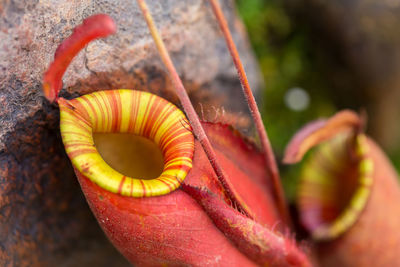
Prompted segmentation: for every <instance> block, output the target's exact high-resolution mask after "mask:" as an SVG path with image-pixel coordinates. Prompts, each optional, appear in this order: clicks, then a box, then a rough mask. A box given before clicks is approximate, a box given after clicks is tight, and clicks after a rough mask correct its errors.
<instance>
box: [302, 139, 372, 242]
mask: <svg viewBox="0 0 400 267" xmlns="http://www.w3.org/2000/svg"><path fill="white" fill-rule="evenodd" d="M369 150H370V148H369V144H368V141H367V138H366V136H365V135H364V134H362V133H361V134H357V135H356V137H355V139H354V136H353V135H351V134H350V135H349V134H348V133H344V134H340V135H338V136H337V137H336V138H334V139H333V140H330V141H329V142H327V143H325V144H322V145H320V147H319V148H318V149H317V151H315V153H314V154H313V155H312V156H311V157H310V158H309V159H308V161H307V162H306V164H305V166H304V168H303V172H302V175H301V179H300V185H299V193H298V203H299V208H300V210H301V214H302V221H303V223H304V224H305V225H306V227H307V228H308V229H311V230H312V235H313V238H314V239H317V240H329V239H333V238H336V237H338V236H340V235H341V234H343V233H344V232H345V231H346V230H347V229H349V228H350V227H351V226H352V225H353V224H354V223H355V222H356V221H357V218H358V217H359V215H360V213H361V212H362V211H363V209H364V207H365V205H366V202H367V200H368V197H369V195H370V192H371V186H372V183H373V173H374V164H373V161H372V159H371V157H370V155H369V153H370V151H369ZM351 173H353V174H351ZM352 175H354V178H355V179H354V185H353V186H354V191H353V192H352V194H351V197H350V199H349V200H348V202H347V205H346V206H345V208H344V209H343V210H340V209H339V208H338V207H337V203H336V202H337V201H338V199H337V198H338V197H341V196H342V194H343V190H345V189H346V188H347V187H346V186H344V185H343V184H342V183H346V180H349V179H352V178H351V177H353V176H352ZM350 188H352V187H350ZM320 220H324V221H325V222H324V223H321V221H320Z"/></svg>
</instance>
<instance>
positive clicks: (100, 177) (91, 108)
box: [58, 89, 194, 197]
mask: <svg viewBox="0 0 400 267" xmlns="http://www.w3.org/2000/svg"><path fill="white" fill-rule="evenodd" d="M58 103H59V106H60V130H61V136H62V139H63V143H64V146H65V150H66V152H67V154H68V157H69V158H70V159H71V162H72V164H73V166H74V168H75V169H76V170H77V171H79V172H80V173H82V174H83V175H84V176H86V177H87V178H88V179H90V180H91V181H92V182H94V183H96V184H97V185H99V186H100V187H102V188H104V189H106V190H108V191H110V192H113V193H117V194H120V195H123V196H129V197H150V196H159V195H164V194H168V193H170V192H172V191H174V190H175V189H177V188H178V187H179V186H180V184H181V183H182V181H183V180H184V179H185V177H186V175H187V173H188V172H189V170H190V169H191V168H192V159H193V153H194V137H193V134H192V131H191V126H190V124H189V123H188V121H187V119H186V117H185V115H184V114H183V113H182V111H181V110H179V109H178V108H177V107H176V106H174V105H173V104H172V103H170V102H168V101H166V100H164V99H163V98H161V97H158V96H156V95H153V94H150V93H147V92H142V91H136V90H129V89H118V90H110V91H100V92H95V93H92V94H88V95H84V96H81V97H78V98H75V99H73V100H65V99H63V98H60V99H59V100H58ZM107 133H110V134H111V133H113V134H115V133H121V134H131V135H136V136H140V137H144V138H147V139H149V140H151V141H152V142H154V143H155V144H156V145H157V147H158V148H159V150H160V151H161V153H162V157H163V168H162V173H161V174H160V175H159V176H158V177H156V178H154V179H149V177H129V176H128V175H126V174H123V173H120V172H119V171H118V170H116V169H114V168H113V167H111V166H110V165H109V164H107V163H106V161H105V160H104V159H103V157H102V155H101V154H100V153H99V151H98V148H97V147H96V144H95V142H94V139H93V135H94V134H107ZM150 178H151V177H150Z"/></svg>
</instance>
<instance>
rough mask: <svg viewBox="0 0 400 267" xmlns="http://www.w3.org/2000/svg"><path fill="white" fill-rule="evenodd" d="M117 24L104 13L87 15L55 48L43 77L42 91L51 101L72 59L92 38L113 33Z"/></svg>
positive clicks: (56, 94) (54, 97)
mask: <svg viewBox="0 0 400 267" xmlns="http://www.w3.org/2000/svg"><path fill="white" fill-rule="evenodd" d="M116 30H117V26H116V24H115V22H114V20H113V19H112V18H111V17H110V16H108V15H106V14H96V15H93V16H90V17H88V18H87V19H85V20H84V21H83V23H82V24H81V25H79V26H77V27H76V28H75V29H74V31H73V33H72V34H71V35H70V36H69V37H68V38H67V39H65V40H64V41H63V42H62V43H61V44H60V45H59V46H58V48H57V50H56V52H55V54H54V60H53V62H52V63H51V64H50V66H49V68H48V70H47V71H46V73H45V74H44V77H43V92H44V95H45V96H46V98H47V99H48V100H49V101H51V102H53V101H54V100H55V99H57V97H58V93H59V91H60V90H61V88H62V76H63V75H64V72H65V71H66V69H67V68H68V66H69V64H70V63H71V61H72V59H73V58H74V57H75V56H76V55H77V54H78V53H79V52H80V51H81V50H82V49H83V48H84V47H85V46H86V45H87V44H88V43H89V42H91V41H92V40H94V39H97V38H101V37H107V36H108V35H110V34H113V33H115V32H116Z"/></svg>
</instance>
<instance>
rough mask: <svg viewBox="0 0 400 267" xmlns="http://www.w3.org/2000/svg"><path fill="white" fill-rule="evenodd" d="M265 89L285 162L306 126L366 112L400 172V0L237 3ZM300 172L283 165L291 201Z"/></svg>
mask: <svg viewBox="0 0 400 267" xmlns="http://www.w3.org/2000/svg"><path fill="white" fill-rule="evenodd" d="M236 2H237V6H238V11H239V14H240V16H241V17H242V19H243V21H244V23H245V26H246V28H247V31H248V34H249V38H250V40H251V43H252V46H253V49H254V52H255V54H256V57H257V58H258V62H259V65H260V68H261V70H262V73H263V76H264V81H265V90H264V92H263V103H262V115H263V119H264V122H265V125H266V127H267V130H268V134H269V136H270V139H271V143H272V145H273V147H274V150H275V152H276V153H277V155H278V159H279V160H280V159H282V155H283V151H284V148H285V145H286V144H287V143H288V141H289V140H290V138H291V136H293V134H294V133H295V132H296V131H297V130H298V129H299V128H300V127H302V126H303V125H304V124H305V123H307V122H309V121H311V120H314V119H317V118H320V117H328V116H331V115H332V114H334V113H335V112H336V111H338V110H341V109H345V108H350V109H353V110H355V111H360V110H363V109H365V110H366V111H367V115H368V125H367V127H368V128H367V132H368V134H370V135H371V136H372V137H373V138H374V139H375V140H376V141H377V142H378V143H379V144H380V145H381V146H382V147H383V149H384V150H385V151H386V152H387V153H388V155H389V156H390V158H391V160H392V162H393V163H394V165H395V166H396V168H397V170H398V171H399V170H400V66H399V65H400V64H399V63H400V34H398V30H397V29H398V28H399V27H400V1H397V0H384V1H383V0H375V1H371V0H351V1H347V0H338V1H329V0H297V1H295V0H237V1H236ZM299 168H300V166H290V167H288V166H284V165H281V166H280V169H281V170H282V177H283V181H284V185H285V190H286V191H287V193H288V195H289V197H290V198H293V197H294V189H295V186H296V177H297V175H295V173H296V172H297V171H298V169H299Z"/></svg>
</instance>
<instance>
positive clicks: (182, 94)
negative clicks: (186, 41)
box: [137, 0, 251, 217]
mask: <svg viewBox="0 0 400 267" xmlns="http://www.w3.org/2000/svg"><path fill="white" fill-rule="evenodd" d="M137 3H138V4H139V7H140V9H141V10H142V13H143V16H144V18H145V20H146V22H147V25H148V27H149V30H150V33H151V35H152V36H153V39H154V42H155V43H156V45H157V49H158V52H159V53H160V56H161V58H162V61H163V62H164V64H165V66H166V68H167V69H168V72H169V75H170V78H171V80H172V83H173V85H174V88H175V90H176V94H177V95H178V98H179V100H180V102H181V104H182V106H183V109H184V111H185V113H186V115H187V117H188V119H189V121H190V124H191V126H192V128H193V133H194V135H195V137H196V139H197V140H198V141H199V142H200V144H201V146H202V147H203V149H204V152H205V153H206V155H207V158H208V160H209V161H210V164H211V166H212V168H213V169H214V171H215V174H216V175H217V177H218V180H219V181H220V183H221V184H222V186H223V187H224V189H225V191H226V194H227V195H228V197H229V198H230V199H231V200H232V201H233V202H234V204H235V205H237V207H238V208H239V210H240V211H242V212H244V213H245V214H246V215H247V216H248V217H251V216H250V214H249V212H248V210H247V209H246V207H244V206H243V205H242V203H243V202H242V201H241V200H240V197H239V195H238V194H236V193H235V192H234V189H233V188H232V186H231V185H230V183H229V180H228V179H227V178H226V174H225V173H224V171H223V169H222V168H221V165H220V164H219V162H218V160H217V156H216V154H215V151H214V149H213V148H212V146H211V143H210V140H209V139H208V137H207V135H206V133H205V131H204V129H203V127H202V125H201V123H200V120H199V117H198V115H197V113H196V111H195V110H194V107H193V105H192V103H191V101H190V99H189V96H188V94H187V92H186V90H185V88H184V86H183V83H182V80H181V79H180V78H179V75H178V73H177V71H176V69H175V67H174V64H173V62H172V60H171V57H170V56H169V53H168V50H167V48H166V47H165V44H164V42H163V40H162V39H161V36H160V34H159V32H158V30H157V28H156V26H155V24H154V21H153V18H152V16H151V14H150V12H149V10H148V8H147V5H146V3H145V1H144V0H137Z"/></svg>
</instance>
